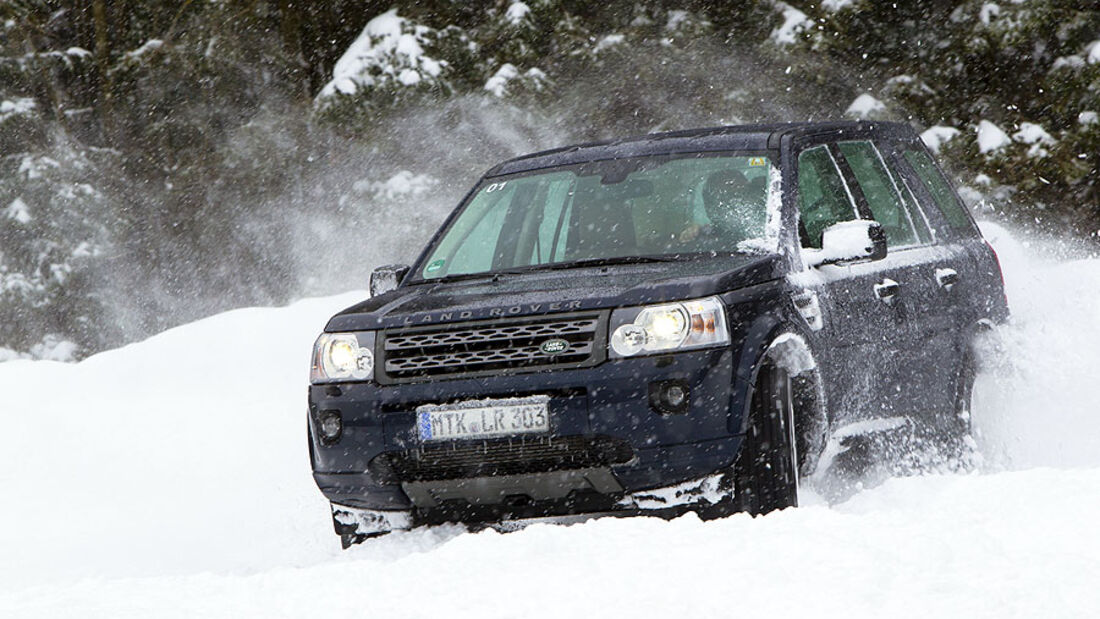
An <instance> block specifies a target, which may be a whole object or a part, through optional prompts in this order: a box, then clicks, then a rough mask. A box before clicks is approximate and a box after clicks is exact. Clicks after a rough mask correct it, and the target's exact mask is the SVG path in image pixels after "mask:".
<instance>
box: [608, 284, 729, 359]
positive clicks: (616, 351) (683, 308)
mask: <svg viewBox="0 0 1100 619" xmlns="http://www.w3.org/2000/svg"><path fill="white" fill-rule="evenodd" d="M611 329H612V331H611V341H610V346H611V356H612V357H631V356H634V355H637V354H647V353H648V354H652V353H660V352H668V351H672V350H687V349H692V348H704V347H707V346H717V345H721V344H728V343H729V341H730V335H729V329H727V328H726V310H725V307H724V306H723V305H722V301H721V300H719V299H718V297H707V298H705V299H698V300H695V301H684V302H682V303H669V304H666V305H652V306H649V307H641V308H638V307H635V308H627V309H621V310H616V311H615V312H614V313H613V314H612V315H611Z"/></svg>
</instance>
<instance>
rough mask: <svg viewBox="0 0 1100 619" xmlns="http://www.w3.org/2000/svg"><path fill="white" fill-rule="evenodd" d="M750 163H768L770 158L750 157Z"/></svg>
mask: <svg viewBox="0 0 1100 619" xmlns="http://www.w3.org/2000/svg"><path fill="white" fill-rule="evenodd" d="M749 165H750V166H754V167H755V166H762V165H768V160H767V159H766V158H764V157H753V158H752V159H749Z"/></svg>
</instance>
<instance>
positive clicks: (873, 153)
mask: <svg viewBox="0 0 1100 619" xmlns="http://www.w3.org/2000/svg"><path fill="white" fill-rule="evenodd" d="M836 147H837V150H838V151H840V154H841V156H842V158H843V161H844V163H845V164H846V165H847V166H848V168H849V169H850V171H851V175H852V177H853V178H854V180H855V186H856V187H858V192H857V195H858V196H861V197H862V200H863V202H864V203H865V204H866V207H867V209H868V210H869V211H870V213H871V216H872V217H873V218H874V219H875V220H876V221H878V222H879V223H880V224H881V225H882V227H883V229H884V231H885V232H886V240H887V247H888V252H887V256H886V258H885V259H884V260H882V261H879V262H875V263H868V264H867V265H865V267H863V268H865V269H867V272H868V274H871V273H873V274H874V275H873V278H874V279H878V280H879V282H878V289H879V290H881V289H882V287H884V286H886V285H891V286H896V293H895V294H894V295H893V296H892V297H883V296H881V294H880V295H877V298H876V299H875V300H876V301H877V302H879V303H882V304H885V305H889V306H890V307H891V309H892V310H893V311H894V317H895V320H894V323H893V325H892V328H893V329H894V332H893V333H890V334H884V335H883V337H882V342H881V345H882V349H881V350H880V351H878V354H879V355H880V358H881V359H882V366H881V367H880V368H879V371H880V374H881V382H882V387H883V392H882V393H881V394H880V395H881V397H882V401H881V409H882V412H883V413H884V414H886V415H890V416H893V415H899V416H922V415H925V414H927V413H928V412H929V411H942V410H945V408H944V407H945V406H946V407H949V406H950V405H951V403H952V402H953V401H954V392H953V390H952V389H950V387H951V386H953V382H952V381H951V378H952V377H953V376H954V368H955V367H957V364H954V363H952V361H951V360H952V359H954V358H955V357H956V354H957V350H956V348H955V342H956V340H957V324H956V321H955V319H954V316H953V315H952V312H951V308H950V305H949V300H950V298H949V297H950V294H949V291H948V290H946V289H944V288H941V286H940V285H939V284H938V283H937V282H938V280H937V277H946V275H945V274H946V272H947V271H948V270H950V269H951V268H956V269H957V268H962V265H961V264H960V262H959V261H960V260H965V257H966V255H965V252H960V251H958V248H957V247H954V248H953V247H949V246H948V247H944V246H940V245H937V243H936V242H935V230H934V229H933V228H932V226H930V224H929V221H928V219H927V217H926V216H925V214H924V211H923V210H922V209H921V208H920V205H919V203H918V200H917V199H916V197H915V196H914V194H913V193H912V192H911V191H910V190H909V188H908V187H907V186H906V185H905V184H904V182H903V180H902V178H901V175H900V174H899V172H898V170H897V167H896V165H895V163H896V162H894V161H893V160H892V158H891V156H892V151H893V149H892V148H891V145H890V144H889V143H883V142H878V143H876V142H874V141H872V140H851V141H842V142H838V143H837V145H836ZM945 381H946V382H945Z"/></svg>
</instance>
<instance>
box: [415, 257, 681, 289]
mask: <svg viewBox="0 0 1100 619" xmlns="http://www.w3.org/2000/svg"><path fill="white" fill-rule="evenodd" d="M683 261H684V257H683V256H681V255H679V254H669V255H664V256H617V257H614V258H589V259H587V260H575V261H573V262H550V263H547V264H532V265H529V266H523V267H515V268H512V269H501V270H499V271H480V272H477V273H455V274H453V275H443V276H441V277H432V278H424V279H422V280H418V281H415V282H412V283H414V284H438V283H443V282H453V281H461V280H470V279H491V278H494V277H497V276H499V275H521V274H523V273H533V272H536V271H560V270H563V269H581V268H584V267H599V266H609V265H614V264H647V263H652V262H683Z"/></svg>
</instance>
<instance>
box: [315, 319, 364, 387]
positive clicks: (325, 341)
mask: <svg viewBox="0 0 1100 619" xmlns="http://www.w3.org/2000/svg"><path fill="white" fill-rule="evenodd" d="M373 349H374V333H373V332H369V331H365V332H361V333H322V334H321V337H319V338H317V343H316V344H314V345H313V366H312V368H311V370H310V373H309V380H310V382H313V383H334V382H346V381H354V380H370V379H371V378H373V377H374V351H373Z"/></svg>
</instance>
